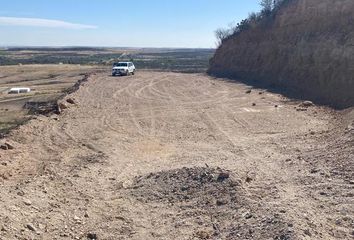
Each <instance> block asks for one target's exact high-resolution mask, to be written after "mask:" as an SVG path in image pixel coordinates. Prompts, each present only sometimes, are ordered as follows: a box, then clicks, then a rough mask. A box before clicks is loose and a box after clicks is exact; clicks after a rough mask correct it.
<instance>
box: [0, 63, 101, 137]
mask: <svg viewBox="0 0 354 240" xmlns="http://www.w3.org/2000/svg"><path fill="white" fill-rule="evenodd" d="M95 70H97V67H96V66H81V65H64V64H63V65H59V64H52V65H49V64H47V65H18V66H0V132H1V131H6V130H7V129H8V128H11V127H13V126H14V125H17V124H18V123H20V122H22V121H24V120H25V119H26V114H27V110H26V109H24V108H23V106H24V104H25V103H26V102H28V101H50V100H53V99H56V98H58V97H59V96H61V95H62V94H63V91H65V90H66V89H68V88H70V87H71V86H73V85H74V84H75V83H76V82H77V81H78V80H80V79H82V78H83V77H84V75H85V74H86V73H87V72H90V71H95ZM12 87H29V88H31V90H32V92H31V93H28V94H8V91H9V89H10V88H12Z"/></svg>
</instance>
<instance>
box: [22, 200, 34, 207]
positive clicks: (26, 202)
mask: <svg viewBox="0 0 354 240" xmlns="http://www.w3.org/2000/svg"><path fill="white" fill-rule="evenodd" d="M23 203H24V204H25V205H27V206H31V205H32V202H31V201H30V200H29V199H24V200H23Z"/></svg>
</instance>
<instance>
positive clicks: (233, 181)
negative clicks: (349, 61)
mask: <svg viewBox="0 0 354 240" xmlns="http://www.w3.org/2000/svg"><path fill="white" fill-rule="evenodd" d="M248 89H249V87H248V86H246V85H243V84H238V83H234V82H228V81H226V80H223V79H214V78H211V77H208V76H205V75H202V74H178V73H160V72H139V73H138V74H137V75H135V76H129V77H116V78H114V77H110V76H108V73H107V74H97V75H92V76H91V77H90V79H89V81H88V82H86V83H84V84H83V85H82V86H81V88H80V89H79V90H78V91H77V92H76V93H74V94H72V95H70V96H69V97H70V98H74V99H75V102H76V104H72V105H68V106H69V108H68V109H66V110H64V112H63V114H61V115H59V116H56V115H53V116H50V117H45V116H38V117H37V118H36V119H34V120H31V121H30V122H29V123H28V124H26V125H24V126H21V127H20V128H18V129H17V130H14V131H12V133H11V135H10V136H8V137H7V138H6V139H2V140H1V142H7V143H9V144H10V145H12V146H13V147H14V149H12V150H7V151H0V163H1V164H0V176H1V177H0V180H1V188H0V191H1V195H0V228H1V230H0V239H353V236H354V235H353V234H354V232H353V226H354V225H353V221H354V217H353V216H354V205H353V204H354V195H353V194H354V190H353V184H354V182H353V159H354V156H353V153H354V148H353V145H354V143H353V129H354V127H353V121H352V120H353V113H352V112H350V110H347V111H344V112H335V111H332V110H330V109H327V108H324V107H317V106H310V107H298V105H299V102H296V101H291V100H289V99H286V98H283V97H282V96H280V95H277V94H273V93H269V92H266V91H263V90H261V89H253V90H252V92H250V93H246V91H247V90H248Z"/></svg>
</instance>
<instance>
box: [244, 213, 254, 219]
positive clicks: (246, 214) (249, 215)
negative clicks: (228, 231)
mask: <svg viewBox="0 0 354 240" xmlns="http://www.w3.org/2000/svg"><path fill="white" fill-rule="evenodd" d="M243 217H244V218H246V219H250V218H252V217H253V215H252V214H251V213H249V212H246V213H245V214H243Z"/></svg>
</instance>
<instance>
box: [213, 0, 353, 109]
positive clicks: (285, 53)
mask: <svg viewBox="0 0 354 240" xmlns="http://www.w3.org/2000/svg"><path fill="white" fill-rule="evenodd" d="M209 73H211V74H214V75H218V76H227V77H233V78H237V79H240V80H245V81H249V80H252V81H254V82H255V83H262V84H267V85H273V86H278V87H285V88H287V89H290V90H293V92H294V93H296V94H297V95H298V96H299V97H302V98H307V99H311V100H313V101H316V102H319V103H323V104H329V105H332V106H335V107H340V108H342V107H349V106H354V1H353V0H292V1H290V3H288V4H286V5H285V6H284V7H283V8H281V9H280V10H279V11H278V12H277V13H276V14H275V17H274V18H272V19H267V20H266V21H264V22H262V23H260V24H259V25H257V26H256V27H253V28H252V29H249V30H246V31H244V32H242V33H241V34H238V35H235V36H233V37H231V38H230V39H228V40H226V41H225V42H224V43H223V44H222V45H221V46H220V48H219V49H218V50H217V51H216V54H215V56H214V57H213V59H212V60H211V62H210V69H209Z"/></svg>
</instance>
